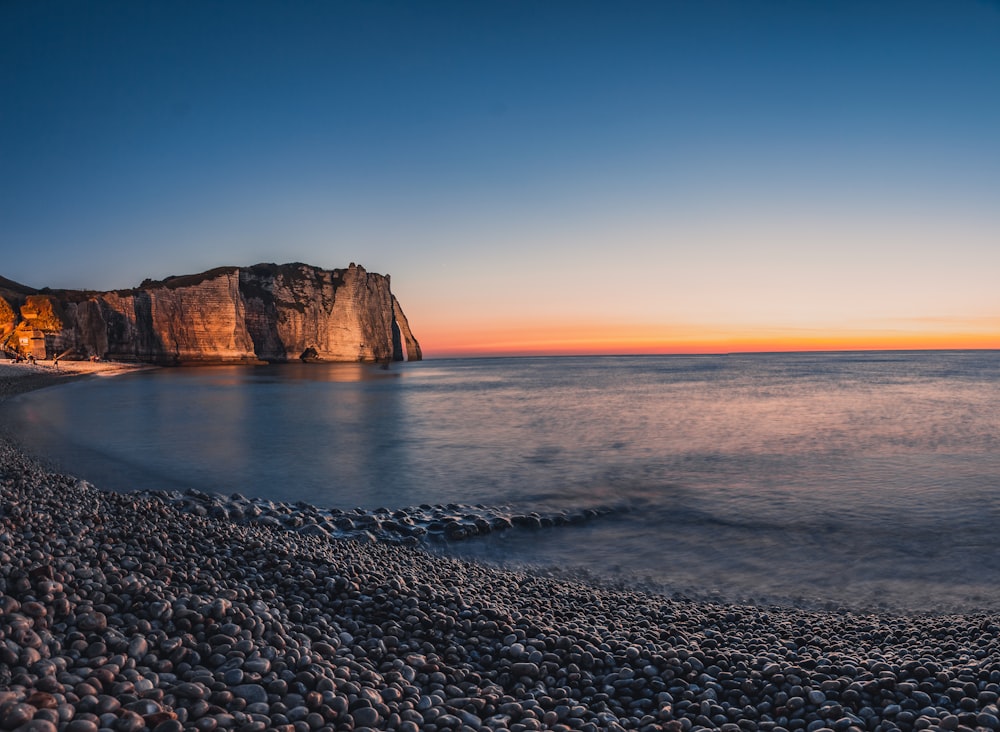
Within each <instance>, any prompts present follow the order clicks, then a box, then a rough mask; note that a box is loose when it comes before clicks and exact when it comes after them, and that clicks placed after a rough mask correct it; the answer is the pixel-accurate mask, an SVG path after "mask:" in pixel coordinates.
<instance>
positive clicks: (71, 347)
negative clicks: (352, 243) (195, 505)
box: [0, 262, 422, 365]
mask: <svg viewBox="0 0 1000 732" xmlns="http://www.w3.org/2000/svg"><path fill="white" fill-rule="evenodd" d="M0 349H2V350H3V351H4V352H5V353H6V354H7V355H10V356H13V355H15V354H19V355H22V356H25V357H27V356H34V357H35V358H39V359H46V358H48V359H53V358H64V359H88V358H100V359H111V360H117V361H135V362H142V363H155V364H162V365H174V364H192V363H200V364H207V363H259V362H262V361H266V362H271V363H280V362H286V361H295V360H299V359H301V360H309V361H404V360H408V361H418V360H420V359H421V357H422V354H421V351H420V344H419V343H418V342H417V339H416V338H415V337H414V335H413V332H412V331H411V330H410V326H409V322H408V321H407V319H406V316H405V315H404V313H403V310H402V307H401V306H400V304H399V301H398V300H396V298H395V296H394V295H393V294H392V292H391V290H390V288H389V276H388V275H380V274H376V273H369V272H367V271H366V270H365V269H364V268H363V267H361V266H358V265H356V264H354V263H351V265H350V266H349V267H347V268H346V269H333V270H324V269H321V268H319V267H313V266H311V265H307V264H302V263H297V262H296V263H292V264H281V265H278V264H256V265H253V266H251V267H218V268H215V269H212V270H209V271H207V272H202V273H200V274H192V275H183V276H177V277H175V276H171V277H167V278H165V279H164V280H161V281H153V280H148V279H147V280H145V281H144V282H143V283H142V284H141V285H140V286H139V287H137V288H134V289H130V290H113V291H110V292H90V291H84V290H50V289H48V288H45V289H42V290H34V289H32V288H30V287H26V286H24V285H20V284H18V283H16V282H12V281H10V280H7V279H5V278H0Z"/></svg>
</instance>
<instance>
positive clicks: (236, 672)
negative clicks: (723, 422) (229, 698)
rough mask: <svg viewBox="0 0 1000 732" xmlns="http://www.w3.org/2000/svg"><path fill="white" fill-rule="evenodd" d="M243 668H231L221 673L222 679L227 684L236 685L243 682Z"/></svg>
mask: <svg viewBox="0 0 1000 732" xmlns="http://www.w3.org/2000/svg"><path fill="white" fill-rule="evenodd" d="M244 676H245V674H244V673H243V669H241V668H231V669H229V670H228V671H226V672H225V673H224V674H223V675H222V680H223V681H224V682H225V683H226V684H227V685H228V686H237V685H239V684H242V683H243V677H244Z"/></svg>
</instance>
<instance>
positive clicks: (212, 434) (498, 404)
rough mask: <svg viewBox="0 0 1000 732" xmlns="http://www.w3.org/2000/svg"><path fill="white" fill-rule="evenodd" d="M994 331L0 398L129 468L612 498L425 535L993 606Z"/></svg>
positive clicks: (88, 466)
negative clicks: (969, 339)
mask: <svg viewBox="0 0 1000 732" xmlns="http://www.w3.org/2000/svg"><path fill="white" fill-rule="evenodd" d="M997 415H1000V352H997V351H959V352H883V353H873V352H866V353H822V354H807V353H802V354H766V355H729V356H641V357H566V358H504V359H468V360H438V361H426V362H418V363H403V364H393V365H392V366H389V367H384V366H383V367H379V366H374V365H363V364H296V365H285V366H270V367H256V368H254V367H212V368H190V369H164V370H159V371H154V372H147V373H141V374H135V375H130V376H125V377H120V378H115V379H101V380H96V379H95V380H89V381H80V382H76V383H72V384H69V385H67V386H63V387H59V388H55V389H45V390H43V391H40V392H34V393H31V394H28V395H25V396H22V397H19V398H18V399H15V400H13V401H12V402H10V403H8V404H7V405H6V407H5V419H6V420H7V422H8V424H9V426H10V427H12V428H13V430H14V432H15V434H17V435H19V436H20V438H21V440H22V441H23V442H24V443H25V444H26V445H27V446H28V448H29V449H30V450H33V451H35V452H38V453H41V454H42V455H44V456H46V457H47V458H49V459H52V460H54V461H55V462H57V463H58V464H59V466H60V467H61V469H63V470H64V471H66V472H71V473H73V474H75V475H78V476H81V477H84V478H87V479H89V480H91V481H93V482H95V483H96V484H98V485H99V486H103V487H108V488H114V489H117V490H131V489H164V490H174V489H178V490H184V489H186V488H197V489H199V490H202V491H206V492H218V493H231V492H240V493H243V494H244V495H249V496H264V497H268V498H271V499H275V500H282V501H289V502H294V501H305V502H308V503H311V504H314V505H318V506H321V507H331V508H343V509H347V508H352V507H355V506H359V507H362V508H375V507H378V506H382V507H389V508H402V507H407V506H415V505H419V504H446V503H455V504H463V505H474V504H481V505H483V506H507V507H511V508H512V509H514V510H516V511H518V512H522V513H523V512H529V511H538V512H552V511H560V510H579V509H583V508H587V507H597V506H610V507H612V508H613V509H614V511H613V512H612V513H610V514H609V515H604V516H601V517H598V518H595V519H593V520H591V521H589V522H586V523H582V524H578V525H573V526H563V527H551V528H547V529H528V528H515V529H512V530H509V531H506V532H502V533H495V534H492V535H490V536H489V537H486V538H478V539H473V540H469V541H465V542H457V543H448V544H444V545H441V546H440V547H438V548H437V549H436V550H440V551H447V552H451V553H455V554H459V555H462V556H469V557H475V558H478V559H481V560H484V561H488V562H496V563H501V564H507V565H513V566H523V567H528V568H531V569H532V571H545V572H562V573H569V574H574V573H576V574H586V575H587V576H589V577H592V578H593V577H596V578H597V579H599V580H601V581H607V582H613V583H614V582H625V583H635V584H640V585H643V586H647V587H650V588H652V589H654V590H657V591H660V592H664V593H667V594H674V593H677V594H682V595H687V596H694V597H701V598H705V597H716V596H717V597H720V598H724V599H728V600H739V601H748V602H755V603H771V602H792V603H798V604H805V605H810V606H845V607H849V608H856V609H863V608H870V607H876V606H882V607H888V608H890V609H898V610H908V611H922V610H935V611H937V610H952V609H961V610H970V609H993V610H996V609H1000V542H998V541H996V526H998V525H1000V429H998V421H997Z"/></svg>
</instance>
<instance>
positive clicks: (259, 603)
mask: <svg viewBox="0 0 1000 732" xmlns="http://www.w3.org/2000/svg"><path fill="white" fill-rule="evenodd" d="M59 378H65V377H61V376H57V375H55V374H54V372H52V371H49V372H47V373H46V372H44V371H42V370H40V369H19V368H17V367H13V366H4V367H2V368H0V394H2V395H7V394H12V393H17V392H20V391H24V390H26V389H30V388H38V387H41V386H45V385H48V384H52V383H56V380H57V379H59ZM137 487H140V488H141V486H137ZM261 505H262V504H261V502H259V501H254V500H252V499H246V498H243V497H241V496H234V497H228V498H221V497H211V496H207V495H202V494H194V495H189V496H177V495H171V494H156V493H111V492H105V491H102V490H99V489H98V488H96V487H95V486H93V485H90V484H88V483H86V482H85V481H81V480H78V479H77V478H74V477H72V476H69V475H63V474H58V473H53V472H51V471H49V470H47V469H46V468H45V467H44V466H42V465H40V464H38V463H37V462H36V461H34V460H33V459H31V458H29V457H27V456H26V455H25V454H23V453H22V452H21V451H20V450H19V449H18V448H17V446H16V444H15V443H13V442H12V441H11V440H10V439H6V438H5V439H2V440H0V729H6V730H25V731H26V732H27V731H31V730H35V731H38V732H49V731H51V730H69V731H71V732H99V731H102V730H119V731H135V732H138V731H140V730H153V731H154V732H177V731H179V730H203V731H205V732H211V731H212V730H246V731H247V732H251V731H254V730H269V729H275V730H282V731H283V732H309V731H312V730H354V731H355V732H361V731H362V730H365V731H367V730H403V731H404V732H417V731H418V730H429V731H431V732H433V731H434V730H456V731H459V730H460V731H471V730H506V729H509V730H517V731H518V732H521V731H523V730H558V731H559V732H565V731H567V730H588V731H590V732H598V731H599V730H621V729H635V730H645V731H647V732H655V731H658V730H671V731H676V732H688V731H690V730H701V729H719V730H724V731H725V732H740V731H741V730H745V731H746V732H751V731H752V730H769V731H771V732H784V731H785V730H787V731H788V732H792V731H794V730H803V731H805V732H826V731H827V730H840V731H844V732H856V731H859V730H869V731H871V732H879V731H885V732H888V731H889V730H897V729H899V730H923V729H933V730H937V729H941V730H962V731H964V730H973V729H990V730H992V729H998V728H1000V712H998V709H997V702H998V697H1000V639H998V636H1000V623H998V621H997V619H996V618H995V617H993V616H991V615H989V614H985V613H983V614H969V615H920V616H901V615H892V614H878V613H870V612H858V611H851V610H848V609H837V610H830V611H826V612H819V611H814V610H805V609H800V608H794V607H762V606H754V605H739V604H723V603H718V602H695V601H689V600H684V599H677V598H667V597H663V596H661V595H657V594H653V593H646V592H641V591H634V590H628V589H620V588H619V589H612V588H608V587H602V586H595V585H593V584H587V583H582V582H577V581H571V580H568V579H560V578H554V577H546V576H539V575H538V574H533V573H529V572H519V571H505V570H499V569H493V568H489V567H486V566H482V565H479V564H475V563H469V562H463V561H457V560H453V559H448V558H444V557H440V556H436V555H434V554H432V553H429V552H427V551H425V550H424V549H423V548H421V546H419V545H415V542H414V541H413V540H412V539H413V537H406V539H408V540H406V539H404V540H389V539H391V537H388V538H387V537H383V536H381V535H380V534H379V533H378V532H373V531H370V530H366V531H361V532H355V533H352V534H349V535H350V538H345V536H346V535H341V534H338V533H337V531H336V529H337V528H340V529H344V528H347V527H346V526H341V525H340V524H339V523H338V519H340V518H343V517H344V516H345V514H340V513H336V512H334V513H323V512H317V511H316V510H313V509H310V508H309V507H304V506H297V507H289V506H283V505H277V506H270V507H269V508H267V510H263V509H262V508H261ZM293 509H298V515H297V516H296V517H293V518H292V519H289V518H288V517H287V515H288V514H289V512H291V511H292V510H293ZM425 511H427V512H429V513H430V514H434V510H433V509H432V508H431V507H425ZM352 516H353V518H352V519H351V521H352V526H351V527H350V528H351V529H352V530H353V529H357V528H358V527H359V526H366V527H368V528H369V529H370V528H371V527H372V526H373V525H374V524H373V522H374V521H380V522H381V525H382V526H381V527H382V529H385V528H386V527H385V523H386V520H387V519H386V517H385V516H380V515H379V512H374V514H373V515H372V516H371V517H370V518H362V517H361V516H360V515H354V514H352ZM392 518H393V519H394V520H400V519H402V518H405V516H395V517H392ZM317 526H318V527H319V528H318V529H317V528H313V529H310V528H308V527H317ZM507 528H508V530H532V529H531V528H530V527H528V526H517V527H507ZM550 530H557V529H550ZM665 554H666V555H667V556H669V547H667V548H665ZM849 600H850V598H845V605H847V606H849V604H850V603H849Z"/></svg>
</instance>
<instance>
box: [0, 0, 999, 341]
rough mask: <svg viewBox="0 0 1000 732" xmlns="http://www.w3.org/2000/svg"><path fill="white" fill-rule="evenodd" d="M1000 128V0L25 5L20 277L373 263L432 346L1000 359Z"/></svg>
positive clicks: (3, 104)
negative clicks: (966, 339)
mask: <svg viewBox="0 0 1000 732" xmlns="http://www.w3.org/2000/svg"><path fill="white" fill-rule="evenodd" d="M998 130H1000V4H998V3H995V2H983V1H979V0H951V1H946V0H942V1H940V2H920V1H919V0H918V1H915V2H850V1H838V2H791V1H789V2H756V1H754V0H746V1H735V0H734V1H732V2H723V1H721V0H720V1H715V0H708V1H706V2H684V3H681V2H628V1H626V2H616V3H610V2H608V3H592V2H544V1H542V2H533V3H528V2H454V3H449V2H420V3H413V2H410V3H403V2H316V3H311V2H299V3H276V2H172V3H168V2H141V3H134V2H102V3H82V2H46V1H44V0H41V1H32V2H27V1H23V0H21V1H13V2H3V3H0V242H2V244H0V246H2V249H3V251H4V253H5V256H4V260H3V261H4V265H3V271H2V272H0V274H2V275H4V276H6V277H9V278H11V279H14V280H18V281H21V282H24V283H25V284H29V285H33V286H36V287H41V286H45V285H48V286H53V287H76V288H94V289H110V288H116V287H129V286H133V285H135V284H137V283H138V282H139V281H141V280H142V279H144V278H146V277H153V278H160V277H164V276H167V275H170V274H183V273H187V272H196V271H200V270H203V269H207V268H210V267H214V266H219V265H224V264H253V263H256V262H260V261H276V262H284V261H305V262H309V263H312V264H317V265H321V266H325V267H338V266H346V265H347V264H348V263H349V262H351V261H355V262H358V263H361V264H364V265H365V266H366V267H367V268H368V269H370V270H373V271H378V272H388V273H391V274H392V275H393V289H394V291H395V292H396V293H397V295H398V296H399V298H400V300H401V301H402V303H403V305H404V308H405V309H406V310H407V314H408V315H409V317H410V319H411V321H412V324H413V326H414V329H415V331H416V333H417V335H418V337H421V334H422V333H424V334H425V335H424V337H423V340H424V341H425V342H426V343H425V345H427V346H429V349H428V350H430V351H431V352H432V353H433V352H434V350H435V347H437V348H438V352H439V353H445V352H456V353H457V352H462V349H463V348H464V347H465V348H468V349H471V350H475V351H490V350H491V349H492V350H498V351H510V350H514V351H517V350H518V349H522V350H525V351H530V350H533V349H534V350H542V351H544V350H546V349H545V344H549V345H550V346H551V349H552V350H556V351H558V350H560V348H563V347H565V348H567V349H568V348H572V345H571V344H570V341H572V342H573V343H577V344H585V343H586V342H588V340H589V341H593V342H597V341H600V342H602V343H604V342H606V341H607V339H609V338H612V339H613V337H614V334H616V333H617V334H619V335H620V337H621V344H620V345H621V348H623V349H625V350H635V344H636V343H638V342H640V341H642V342H644V343H647V345H649V344H653V345H649V348H652V349H653V350H655V349H656V348H657V346H656V345H655V344H657V343H659V344H666V346H664V347H669V344H671V343H680V342H682V341H683V342H688V341H685V340H684V339H688V340H690V339H691V338H692V337H693V336H692V334H698V333H700V334H712V333H715V334H717V335H718V338H719V339H721V340H720V343H729V344H730V345H732V344H735V343H738V342H742V341H740V338H743V339H744V340H747V341H748V342H749V341H751V340H752V339H753V337H757V336H760V337H763V334H771V336H769V337H774V338H779V339H780V336H781V335H782V334H784V335H785V336H790V335H794V334H799V335H801V336H802V337H804V338H805V337H816V338H819V337H821V335H822V334H823V333H827V334H830V333H834V332H837V333H840V332H843V333H847V332H855V333H867V334H869V335H873V336H877V335H878V334H879V333H882V334H885V336H886V338H887V339H888V340H887V341H886V342H887V343H891V342H892V339H891V336H892V334H896V335H899V334H900V333H906V332H911V331H912V332H923V331H921V329H924V330H927V329H928V328H930V329H931V330H933V329H934V328H936V329H938V330H941V329H942V328H944V329H945V330H948V329H951V330H952V331H954V332H959V331H961V332H963V333H964V332H972V331H975V332H976V333H978V334H979V335H981V336H986V337H988V336H989V335H990V334H991V333H992V334H994V335H998V339H997V346H996V347H1000V295H998V294H997V293H998V289H1000V288H997V286H996V280H997V273H1000V205H998V204H1000V134H998ZM928 323H935V324H936V325H934V326H933V327H931V326H928ZM942 323H947V324H948V325H942ZM970 329H971V330H970ZM928 332H929V331H928ZM935 332H936V331H935ZM602 339H604V340H602ZM628 339H631V340H629V343H630V344H631V346H629V345H628V344H626V343H625V341H626V340H628ZM727 339H728V340H727ZM529 342H530V344H534V345H529ZM462 344H465V346H463V345H462ZM559 344H562V346H560V345H559ZM579 347H580V348H583V349H584V350H586V348H585V346H584V345H581V346H579ZM608 347H609V348H613V344H612V346H608ZM668 349H669V348H668ZM470 352H471V351H470Z"/></svg>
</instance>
